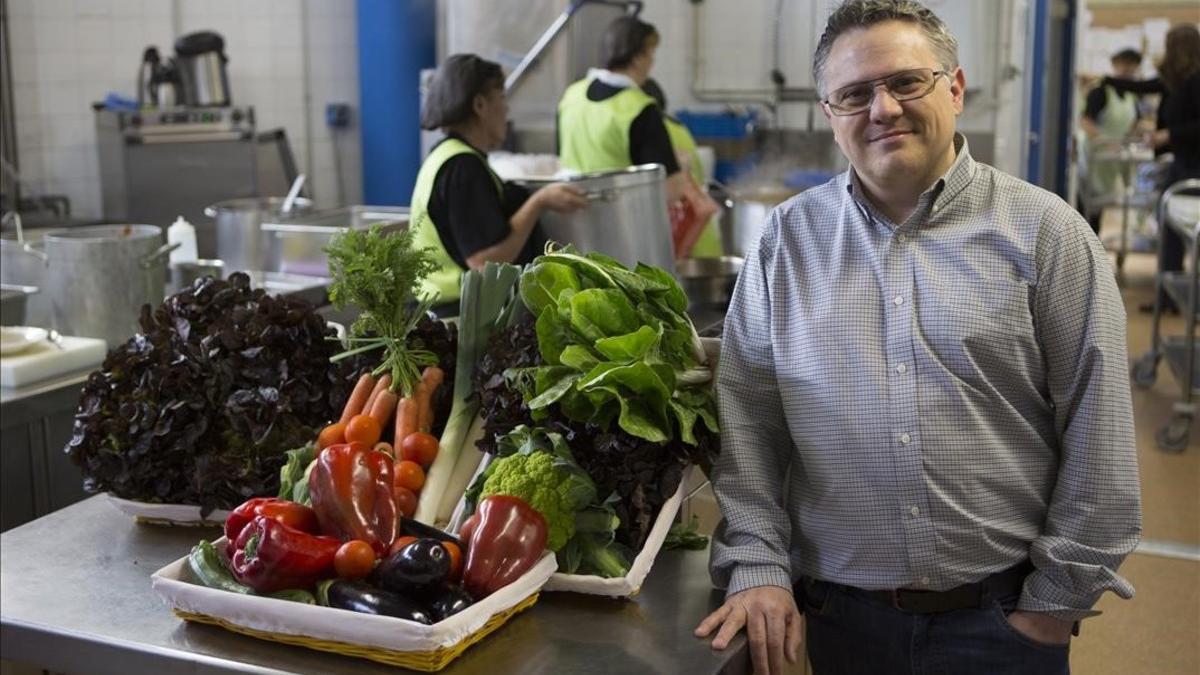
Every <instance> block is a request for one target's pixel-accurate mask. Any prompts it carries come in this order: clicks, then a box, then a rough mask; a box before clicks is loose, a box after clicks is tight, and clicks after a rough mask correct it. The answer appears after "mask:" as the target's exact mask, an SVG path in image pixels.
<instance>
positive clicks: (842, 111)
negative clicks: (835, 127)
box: [821, 68, 950, 117]
mask: <svg viewBox="0 0 1200 675" xmlns="http://www.w3.org/2000/svg"><path fill="white" fill-rule="evenodd" d="M924 71H929V72H930V73H931V74H932V75H933V79H932V80H930V82H929V87H928V88H927V89H925V91H923V92H921V93H919V94H915V95H913V96H898V95H896V93H895V92H893V91H892V88H891V87H890V86H888V84H887V83H888V80H891V79H893V78H896V77H900V76H901V75H908V74H910V73H920V72H924ZM943 75H945V76H947V77H949V76H950V73H949V71H946V70H934V69H933V68H909V69H908V70H901V71H898V72H895V73H892V74H891V75H885V76H883V77H879V78H876V79H874V80H863V81H862V82H852V83H850V84H848V85H846V86H844V87H838V88H837V89H835V90H833V92H832V93H831V94H830V96H832V95H833V94H836V93H837V92H839V91H843V90H846V89H849V88H851V87H861V86H863V85H869V86H870V87H871V98H870V99H868V100H867V103H866V105H864V106H863V107H862V108H859V109H856V110H849V109H847V108H844V107H842V106H840V105H838V104H836V103H832V102H831V101H830V100H829V99H828V98H824V99H821V103H822V104H823V105H824V106H825V108H826V109H827V110H828V111H829V113H830V114H831V115H835V116H837V117H850V116H851V115H861V114H862V113H864V112H866V111H868V110H870V109H871V106H872V105H873V104H874V103H875V92H876V90H878V89H879V85H883V86H884V88H885V89H887V93H888V96H891V97H892V99H894V100H895V101H897V102H902V101H915V100H917V99H919V98H925V97H926V96H928V95H930V94H931V93H933V90H934V89H935V88H936V87H937V83H938V79H939V78H941V77H942V76H943Z"/></svg>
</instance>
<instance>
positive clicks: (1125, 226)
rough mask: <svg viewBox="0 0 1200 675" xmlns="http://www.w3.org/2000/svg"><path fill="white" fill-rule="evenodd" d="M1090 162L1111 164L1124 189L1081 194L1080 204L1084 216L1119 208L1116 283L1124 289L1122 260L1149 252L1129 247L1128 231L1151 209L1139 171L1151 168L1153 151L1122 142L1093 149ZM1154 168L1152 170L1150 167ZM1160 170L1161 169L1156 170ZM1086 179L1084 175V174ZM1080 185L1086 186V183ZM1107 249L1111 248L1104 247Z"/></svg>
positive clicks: (1148, 192)
mask: <svg viewBox="0 0 1200 675" xmlns="http://www.w3.org/2000/svg"><path fill="white" fill-rule="evenodd" d="M1089 161H1090V162H1096V163H1106V164H1115V165H1117V166H1119V167H1120V169H1121V175H1122V176H1121V177H1122V180H1123V183H1124V189H1123V190H1121V192H1120V193H1119V194H1090V193H1085V195H1084V198H1083V201H1084V203H1085V206H1086V207H1087V210H1088V212H1095V213H1101V212H1103V210H1104V208H1105V207H1108V206H1119V207H1121V236H1120V239H1118V240H1117V245H1116V255H1117V283H1119V284H1121V285H1122V286H1124V285H1125V258H1126V257H1127V256H1128V254H1129V253H1130V252H1150V251H1151V250H1153V249H1152V248H1148V247H1147V246H1146V245H1145V244H1142V245H1138V246H1134V245H1131V242H1130V237H1129V234H1130V233H1129V230H1130V223H1131V221H1132V220H1133V214H1134V212H1136V211H1147V212H1148V211H1149V210H1150V209H1152V208H1154V205H1155V201H1154V197H1155V195H1154V193H1153V192H1152V191H1151V190H1149V189H1146V188H1145V187H1143V185H1144V184H1145V181H1143V180H1142V179H1141V176H1140V174H1141V172H1142V167H1143V166H1146V165H1155V158H1154V151H1153V150H1152V149H1151V148H1149V147H1148V146H1146V145H1145V144H1142V143H1136V142H1125V143H1111V144H1106V145H1099V146H1097V147H1096V148H1095V149H1094V150H1093V151H1092V152H1091V154H1090V156H1089ZM1151 168H1154V167H1151ZM1159 170H1161V169H1159ZM1085 176H1086V174H1085ZM1084 184H1085V185H1086V184H1087V181H1086V179H1085V180H1084ZM1107 246H1108V247H1109V248H1110V249H1111V247H1112V245H1111V244H1108V245H1107Z"/></svg>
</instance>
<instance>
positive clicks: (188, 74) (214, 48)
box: [175, 31, 230, 107]
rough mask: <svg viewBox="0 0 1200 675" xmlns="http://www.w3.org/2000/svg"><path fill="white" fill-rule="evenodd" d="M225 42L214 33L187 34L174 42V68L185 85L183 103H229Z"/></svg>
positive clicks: (194, 104)
mask: <svg viewBox="0 0 1200 675" xmlns="http://www.w3.org/2000/svg"><path fill="white" fill-rule="evenodd" d="M224 50H225V40H224V39H222V38H221V36H220V35H217V34H216V33H213V32H212V31H201V32H198V33H191V34H188V35H184V36H183V37H181V38H179V39H178V40H177V41H176V42H175V66H176V68H177V69H178V70H179V79H180V80H181V81H182V84H183V104H184V105H187V106H192V107H205V106H214V107H220V106H227V105H229V104H230V96H229V76H228V75H227V74H226V72H225V63H226V62H227V61H228V60H229V59H228V58H226V56H225V51H224Z"/></svg>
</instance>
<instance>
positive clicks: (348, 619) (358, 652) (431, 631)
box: [151, 539, 557, 672]
mask: <svg viewBox="0 0 1200 675" xmlns="http://www.w3.org/2000/svg"><path fill="white" fill-rule="evenodd" d="M223 542H224V539H219V540H217V542H215V543H216V544H217V545H218V546H223V545H224V544H223ZM556 568H557V564H556V562H555V560H554V556H553V555H552V554H550V553H546V554H545V555H543V556H542V559H541V560H540V561H538V563H537V564H536V565H534V566H533V568H532V569H530V570H529V571H528V572H526V573H525V574H524V576H522V577H521V578H520V579H518V580H517V581H515V582H513V583H512V584H509V585H508V586H506V587H504V588H502V589H501V590H499V591H497V592H496V593H494V594H492V595H490V596H488V597H487V598H484V599H483V600H481V601H479V602H478V603H476V604H474V605H472V606H471V607H469V608H467V609H466V610H464V611H462V612H460V613H459V614H456V615H454V616H452V617H450V618H448V619H446V620H444V621H440V622H438V623H436V624H434V625H432V626H426V625H423V624H419V623H416V622H414V621H407V620H404V619H397V618H393V617H387V616H373V615H369V614H356V613H354V612H350V611H347V610H342V609H334V608H331V607H320V606H315V605H301V604H297V603H294V602H288V601H285V600H278V599H275V598H268V597H263V596H257V595H253V596H252V595H240V594H237V593H229V592H226V591H221V590H217V589H214V588H208V587H206V586H200V585H198V584H195V583H193V582H192V581H191V573H190V572H189V571H188V568H187V558H186V557H185V558H180V559H179V560H176V561H175V562H173V563H171V564H169V565H167V566H166V567H163V568H162V569H160V570H158V571H157V572H155V573H154V574H153V575H152V576H151V582H152V584H153V586H154V590H155V591H156V592H157V593H158V594H159V595H160V596H161V597H162V598H163V601H164V602H165V603H166V604H167V605H168V606H169V607H170V608H171V609H172V610H173V611H174V612H175V614H176V616H179V617H180V618H182V619H184V620H186V621H195V622H198V623H207V624H212V625H216V626H221V627H222V628H225V629H228V630H231V631H234V632H237V633H242V634H244V635H250V636H252V637H256V638H260V639H263V640H272V641H275V642H283V643H286V644H292V645H299V646H301V647H308V648H309V649H316V650H320V651H326V652H334V653H337V654H343V655H345V656H354V657H359V658H365V659H370V660H372V661H379V662H381V663H387V664H391V665H397V666H403V667H405V668H412V669H415V670H422V671H427V672H433V671H437V670H441V669H442V668H445V667H446V665H447V664H449V663H450V662H451V661H453V660H454V659H456V658H458V656H459V655H461V654H462V653H463V652H464V651H466V649H467V648H468V647H470V646H471V645H473V644H475V643H476V642H478V641H480V640H481V639H483V638H484V637H485V636H487V635H488V634H490V633H492V632H493V631H495V630H496V629H498V628H500V626H502V625H504V623H505V622H506V621H508V620H509V619H510V618H512V617H513V616H514V615H516V614H517V613H518V612H521V611H523V610H525V609H528V608H529V607H531V606H533V604H534V603H535V602H537V598H538V591H539V590H540V589H541V587H542V585H544V584H545V583H546V580H547V579H549V578H550V576H551V575H552V574H553V573H554V570H555V569H556Z"/></svg>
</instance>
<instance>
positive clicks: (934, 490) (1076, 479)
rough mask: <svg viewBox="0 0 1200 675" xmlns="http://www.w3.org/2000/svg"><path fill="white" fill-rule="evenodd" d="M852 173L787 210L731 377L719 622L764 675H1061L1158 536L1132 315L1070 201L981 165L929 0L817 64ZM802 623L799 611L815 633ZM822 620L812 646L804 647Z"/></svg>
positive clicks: (877, 19) (722, 379)
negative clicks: (809, 669)
mask: <svg viewBox="0 0 1200 675" xmlns="http://www.w3.org/2000/svg"><path fill="white" fill-rule="evenodd" d="M813 74H814V80H815V82H816V84H817V89H818V93H819V94H820V96H821V102H820V105H821V108H822V110H823V111H824V114H825V117H826V119H828V120H829V123H830V125H831V127H832V129H833V134H834V138H835V140H836V141H837V144H838V147H839V148H840V149H841V150H842V152H843V153H844V154H845V155H846V157H847V158H848V159H849V162H850V168H849V169H848V170H847V171H846V172H845V173H844V174H842V175H841V176H839V177H837V178H835V179H834V180H832V181H830V182H829V183H826V184H825V185H823V186H820V187H816V188H813V189H810V190H808V191H806V192H803V193H801V194H800V195H797V196H796V197H794V198H792V199H791V200H789V201H787V202H785V203H783V204H781V205H780V206H779V207H777V208H776V209H775V210H774V212H773V213H772V214H771V216H770V218H769V219H768V221H767V223H766V225H765V227H764V230H763V234H762V239H761V241H760V242H759V245H758V247H757V249H755V250H754V251H752V252H751V253H750V254H749V255H748V256H747V258H746V263H745V267H743V269H742V272H741V276H740V278H739V279H738V283H737V288H736V290H735V291H734V295H733V300H732V303H731V305H730V307H729V313H728V315H727V317H726V319H725V333H724V340H723V342H722V346H721V359H720V365H719V367H718V373H717V400H718V401H719V412H720V423H721V455H720V457H719V459H718V460H717V463H716V466H715V467H714V475H713V487H714V490H715V492H716V495H717V499H718V502H719V504H720V507H721V512H722V514H723V516H724V522H723V524H722V526H721V527H720V528H719V529H718V531H717V534H716V535H715V538H714V544H713V549H712V559H711V572H712V576H713V580H714V583H715V584H716V585H717V586H719V587H724V588H725V589H726V600H725V603H724V605H723V606H722V607H720V608H719V609H718V610H717V611H715V612H714V613H713V614H711V615H710V616H709V617H708V618H706V619H705V620H704V621H703V622H702V623H701V624H700V625H699V626H698V627H697V630H696V632H697V634H698V635H701V636H714V634H715V637H714V639H713V646H714V647H715V648H718V649H721V648H724V647H725V646H727V645H728V644H729V641H730V639H731V638H732V637H733V636H734V634H736V633H737V631H739V630H741V629H743V628H746V629H747V632H748V634H749V643H750V647H751V654H752V656H753V660H754V663H755V666H756V669H757V670H758V672H761V673H779V672H782V670H783V668H784V665H783V664H784V663H785V661H789V660H790V661H795V659H796V658H797V656H798V651H799V647H800V646H801V644H802V642H805V643H806V644H807V645H808V655H809V658H810V659H811V661H812V665H813V670H814V672H815V673H818V674H822V675H824V674H828V673H901V674H903V673H918V672H920V673H925V672H937V673H989V674H995V673H1012V674H1016V673H1022V674H1025V675H1029V674H1040V673H1066V672H1068V669H1069V663H1068V649H1069V643H1070V639H1071V635H1072V632H1073V630H1074V628H1075V626H1076V623H1077V622H1078V621H1080V620H1081V619H1084V618H1086V617H1089V616H1094V615H1095V614H1097V613H1098V612H1097V611H1096V610H1095V609H1094V605H1095V603H1096V600H1097V599H1098V598H1099V597H1100V595H1101V594H1102V593H1103V592H1104V591H1112V592H1114V593H1116V594H1117V595H1118V596H1120V597H1123V598H1129V597H1132V595H1133V587H1132V586H1131V585H1130V584H1129V582H1128V581H1126V580H1125V579H1123V578H1122V577H1120V576H1119V575H1118V574H1117V568H1118V566H1119V565H1120V564H1121V561H1122V560H1123V559H1124V557H1125V556H1126V555H1127V554H1128V553H1129V552H1130V551H1132V550H1133V548H1134V546H1135V545H1136V544H1137V542H1138V540H1139V538H1140V534H1141V516H1140V513H1141V510H1140V503H1139V499H1140V497H1139V488H1138V474H1137V459H1136V447H1135V445H1134V436H1133V412H1132V407H1131V404H1130V394H1129V378H1128V375H1127V374H1126V359H1127V354H1128V352H1127V351H1126V346H1125V315H1124V308H1123V305H1122V303H1121V297H1120V295H1119V293H1118V291H1117V286H1116V283H1115V281H1114V279H1113V271H1112V268H1111V266H1110V265H1109V262H1108V258H1107V257H1106V255H1105V252H1104V250H1103V249H1102V248H1101V246H1100V241H1099V240H1098V239H1097V238H1096V237H1095V236H1094V235H1093V234H1092V232H1091V230H1090V229H1089V228H1088V225H1087V222H1085V221H1084V219H1083V218H1082V216H1080V215H1079V214H1078V213H1077V212H1076V211H1075V210H1073V209H1072V208H1070V207H1069V206H1068V205H1067V204H1066V203H1065V202H1063V201H1062V200H1061V199H1059V198H1058V197H1057V196H1055V195H1053V194H1051V193H1049V192H1046V191H1044V190H1042V189H1040V188H1038V187H1035V186H1033V185H1030V184H1029V183H1026V182H1024V181H1022V180H1019V179H1017V178H1014V177H1012V176H1009V175H1006V174H1004V173H1001V172H1000V171H998V170H996V169H994V168H993V167H991V166H988V165H986V164H982V163H980V162H977V161H975V160H974V159H973V158H972V157H971V153H970V149H969V148H968V146H967V142H966V139H965V138H964V137H963V135H962V134H960V133H957V132H956V131H955V124H956V121H955V118H956V117H957V116H958V115H959V114H960V113H961V112H962V109H963V92H964V91H965V89H966V76H965V74H964V73H963V70H962V68H960V67H959V66H958V57H957V42H956V41H955V39H954V37H953V36H952V35H951V34H950V33H949V31H948V30H947V28H946V25H945V24H944V23H943V22H942V20H941V19H939V18H938V17H937V16H936V15H934V14H933V12H931V11H930V10H929V9H927V8H926V7H925V6H923V5H921V4H919V3H917V2H914V1H913V0H849V1H848V2H845V3H843V4H841V5H840V6H839V7H837V8H836V9H835V10H834V11H833V13H832V14H831V15H830V17H829V20H828V23H827V24H826V26H825V30H824V33H823V35H822V36H821V38H820V40H819V42H818V45H817V48H816V52H815V54H814V62H813ZM802 617H803V618H802ZM804 631H806V632H807V638H806V640H802V636H804V634H805V633H804Z"/></svg>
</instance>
